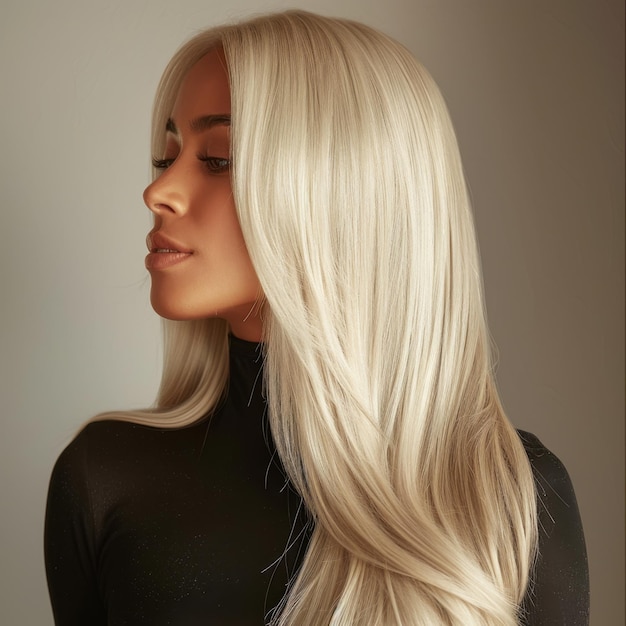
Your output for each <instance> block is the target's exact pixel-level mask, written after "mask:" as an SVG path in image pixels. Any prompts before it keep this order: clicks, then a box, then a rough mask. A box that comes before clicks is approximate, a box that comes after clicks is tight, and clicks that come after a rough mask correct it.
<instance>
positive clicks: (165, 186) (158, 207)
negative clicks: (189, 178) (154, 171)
mask: <svg viewBox="0 0 626 626" xmlns="http://www.w3.org/2000/svg"><path fill="white" fill-rule="evenodd" d="M173 174H174V172H173V166H170V168H168V169H167V170H165V171H164V172H163V173H162V174H161V175H160V176H159V177H157V178H155V179H154V180H153V181H152V182H151V183H150V184H149V185H148V186H147V187H146V188H145V190H144V192H143V201H144V202H145V204H146V206H147V207H148V208H149V209H150V211H152V212H153V213H154V214H155V215H159V216H161V217H163V216H165V215H168V214H171V215H176V214H178V215H181V214H182V213H184V211H185V202H184V196H183V193H182V186H181V185H180V184H178V183H179V182H180V181H178V182H177V179H176V177H175V176H173Z"/></svg>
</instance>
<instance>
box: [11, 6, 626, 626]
mask: <svg viewBox="0 0 626 626" xmlns="http://www.w3.org/2000/svg"><path fill="white" fill-rule="evenodd" d="M292 6H300V7H303V8H308V9H311V10H316V11H319V12H322V13H327V14H331V15H342V16H348V17H352V18H355V19H358V20H362V21H365V22H367V23H369V24H371V25H374V26H377V27H379V28H381V29H382V30H384V31H386V32H388V33H390V34H392V35H393V36H395V37H396V38H398V39H400V40H401V41H403V42H404V43H406V44H407V45H408V46H409V48H411V49H412V50H413V51H414V53H415V54H416V55H417V56H418V57H419V58H420V59H421V60H422V61H423V62H424V63H425V65H426V66H427V67H428V68H429V69H430V70H431V72H432V73H433V75H434V76H435V78H436V80H437V81H438V82H439V84H440V86H441V88H442V90H443V92H444V94H445V96H446V98H447V100H448V102H449V106H450V109H451V112H452V117H453V119H454V121H455V123H456V126H457V129H458V135H459V140H460V144H461V150H462V153H463V156H464V160H465V165H466V169H467V174H468V179H469V184H470V186H471V190H472V195H473V201H474V205H475V211H476V218H477V222H478V229H479V237H480V244H481V249H482V254H483V262H484V269H485V280H486V290H487V301H488V307H489V315H490V321H491V327H492V331H493V334H494V337H495V340H496V342H497V344H498V346H499V350H500V364H499V374H498V376H499V382H500V387H501V389H502V395H503V399H504V403H505V406H506V408H507V410H508V412H509V414H510V416H511V419H512V420H513V422H514V423H515V424H516V425H517V426H518V427H521V428H525V429H527V430H531V431H533V432H535V433H536V434H537V435H539V436H540V438H541V439H542V440H543V441H544V443H546V444H547V445H548V446H549V447H550V448H552V449H553V450H554V451H555V452H556V453H557V454H558V455H559V456H560V457H561V459H562V460H563V461H564V462H565V464H566V466H567V467H568V468H569V471H570V474H571V476H572V478H573V481H574V485H575V487H576V491H577V493H578V498H579V503H580V507H581V511H582V516H583V521H584V524H585V529H586V534H587V543H588V551H589V558H590V564H591V576H592V603H593V609H592V624H593V625H594V626H612V625H619V624H623V623H624V607H623V597H624V559H623V554H624V499H623V498H624V482H623V479H624V461H623V442H624V427H623V413H624V358H623V357H624V351H623V349H624V334H623V330H624V326H623V315H624V56H623V46H624V4H623V2H622V0H586V1H583V0H500V1H499V2H496V1H494V0H474V1H473V2H468V1H466V0H441V1H439V2H437V1H435V0H386V1H385V2H379V1H374V0H344V1H343V2H337V0H310V1H309V2H308V3H306V4H305V3H304V2H303V1H301V0H292V1H291V2H290V3H289V4H286V3H284V2H280V1H279V0H275V1H271V0H267V1H265V2H263V3H258V2H254V0H236V1H232V0H231V1H229V2H217V1H215V0H205V1H204V2H201V1H199V0H177V1H176V2H172V1H171V0H168V1H165V0H127V1H121V0H116V1H108V2H107V1H105V0H56V1H55V2H52V1H50V2H47V1H45V0H8V1H7V0H3V2H2V5H1V8H0V80H1V82H0V84H1V89H2V105H1V106H2V115H1V117H0V138H1V141H2V149H1V150H0V199H1V202H2V207H1V210H0V234H1V237H2V245H1V247H0V293H1V296H0V316H1V322H2V323H1V324H0V329H1V330H0V333H1V335H0V350H1V352H0V354H1V360H0V364H1V365H0V367H1V370H0V397H1V399H2V418H1V419H2V437H1V438H0V470H1V472H2V486H1V490H2V491H1V492H0V498H1V499H0V501H1V502H2V515H0V542H1V546H0V547H1V551H0V554H1V555H2V556H1V558H0V576H1V580H0V623H2V624H20V625H22V624H26V625H39V624H42V625H50V624H52V617H51V613H50V609H49V604H48V598H47V592H46V587H45V577H44V570H43V559H42V541H41V537H42V527H43V514H44V505H45V494H46V488H47V481H48V476H49V473H50V470H51V467H52V464H53V462H54V460H55V458H56V456H57V455H58V454H59V452H60V451H61V449H62V448H63V446H64V445H65V444H66V443H67V441H68V439H69V437H70V436H71V435H72V433H73V432H74V431H75V430H76V429H77V428H78V427H79V425H80V424H81V422H82V421H83V420H85V419H86V418H88V417H89V416H90V415H92V414H94V413H95V412H97V411H100V410H104V409H108V408H128V407H137V406H141V405H146V404H149V403H150V402H151V400H152V398H153V395H154V393H155V387H156V385H157V381H158V372H159V358H160V357H159V343H158V341H159V340H158V326H159V325H158V320H157V318H156V316H155V315H154V314H153V313H152V312H151V311H150V308H149V305H148V303H147V279H146V273H145V270H144V269H143V256H144V254H145V250H144V244H143V239H144V236H145V234H146V232H147V230H148V228H149V222H150V220H149V216H148V211H147V210H146V209H145V207H144V206H143V205H142V202H141V191H142V189H143V187H144V186H145V184H146V183H147V180H148V125H149V111H150V106H151V99H152V95H153V92H154V89H155V86H156V82H157V80H158V77H159V75H160V72H161V70H162V68H163V66H164V64H165V63H166V61H167V59H168V58H169V57H170V55H171V54H172V52H173V51H174V49H175V48H176V47H177V46H178V45H179V44H180V43H181V41H182V40H183V39H185V38H187V37H188V36H190V35H191V34H192V33H193V32H194V31H195V30H196V29H199V28H201V27H203V26H206V25H209V24H212V23H216V22H219V21H222V20H224V19H227V18H229V17H233V16H238V15H243V14H247V13H249V12H250V11H262V10H266V9H274V8H287V7H292Z"/></svg>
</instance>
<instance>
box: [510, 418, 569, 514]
mask: <svg viewBox="0 0 626 626" xmlns="http://www.w3.org/2000/svg"><path fill="white" fill-rule="evenodd" d="M517 432H518V434H519V436H520V439H521V441H522V444H523V446H524V450H526V454H527V455H528V460H529V461H530V466H531V467H532V470H533V474H534V476H535V481H536V482H537V484H538V486H540V487H543V489H541V490H540V491H543V490H545V489H549V490H550V491H555V492H557V493H559V494H560V496H561V497H562V498H566V499H570V498H572V497H573V498H574V502H575V496H574V489H573V487H572V481H571V480H570V477H569V474H568V472H567V469H566V468H565V465H564V464H563V463H562V462H561V460H560V459H559V458H558V457H557V456H556V454H554V453H553V452H551V451H550V450H548V448H546V446H544V445H543V443H541V441H540V440H539V438H538V437H537V436H536V435H533V434H532V433H528V432H526V431H523V430H518V431H517ZM545 495H547V494H545Z"/></svg>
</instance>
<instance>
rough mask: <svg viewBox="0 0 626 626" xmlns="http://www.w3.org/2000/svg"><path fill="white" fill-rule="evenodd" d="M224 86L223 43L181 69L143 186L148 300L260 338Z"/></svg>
mask: <svg viewBox="0 0 626 626" xmlns="http://www.w3.org/2000/svg"><path fill="white" fill-rule="evenodd" d="M230 113H231V106H230V89H229V82H228V74H227V71H226V62H225V59H224V54H223V51H222V50H221V49H219V48H218V49H215V50H213V51H211V52H209V53H208V54H206V55H205V56H203V57H202V58H201V59H200V60H199V61H198V62H197V63H196V64H195V65H194V66H192V68H191V69H190V70H189V72H188V73H187V74H186V76H185V77H184V79H183V82H182V85H181V87H180V90H179V92H178V95H177V99H176V102H175V104H174V107H173V109H172V113H171V117H170V120H169V121H168V124H167V129H166V128H164V129H163V132H164V133H166V146H165V153H164V154H163V155H155V166H156V167H157V168H159V169H161V173H160V175H159V176H158V178H156V179H155V180H154V181H153V182H152V184H151V185H149V186H148V187H147V188H146V190H145V192H144V201H145V203H146V205H147V206H148V208H149V209H150V211H152V213H153V214H154V228H153V229H152V231H150V234H149V235H148V239H147V245H148V249H149V250H150V254H148V256H147V257H146V267H147V268H148V270H149V272H150V276H151V279H152V289H151V292H150V300H151V303H152V306H153V308H154V310H155V311H156V312H157V313H158V314H159V315H161V316H162V317H165V318H168V319H173V320H192V319H202V318H209V317H220V318H223V319H225V320H226V321H227V322H228V323H229V325H230V330H231V332H232V333H233V334H234V335H235V336H237V337H239V338H241V339H246V340H248V341H260V340H261V331H262V322H261V311H262V306H261V302H262V299H263V293H262V290H261V286H260V284H259V281H258V278H257V276H256V273H255V271H254V268H253V266H252V262H251V261H250V257H249V255H248V251H247V249H246V245H245V242H244V239H243V235H242V232H241V228H240V226H239V221H238V218H237V213H236V210H235V203H234V199H233V194H232V187H231V179H230V167H229V166H230V161H229V159H230Z"/></svg>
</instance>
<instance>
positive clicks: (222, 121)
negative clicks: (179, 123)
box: [165, 113, 230, 135]
mask: <svg viewBox="0 0 626 626" xmlns="http://www.w3.org/2000/svg"><path fill="white" fill-rule="evenodd" d="M214 126H230V115H226V114H225V113H222V114H218V115H202V116H200V117H197V118H196V119H194V120H191V122H189V128H191V130H192V131H193V132H194V133H201V132H203V131H205V130H208V129H209V128H213V127H214ZM165 130H166V132H168V133H173V134H174V135H178V128H176V124H174V120H173V119H172V118H171V117H168V118H167V122H166V123H165Z"/></svg>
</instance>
